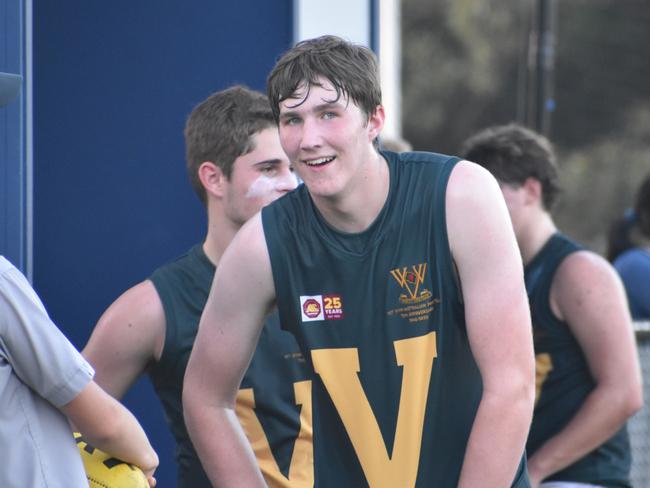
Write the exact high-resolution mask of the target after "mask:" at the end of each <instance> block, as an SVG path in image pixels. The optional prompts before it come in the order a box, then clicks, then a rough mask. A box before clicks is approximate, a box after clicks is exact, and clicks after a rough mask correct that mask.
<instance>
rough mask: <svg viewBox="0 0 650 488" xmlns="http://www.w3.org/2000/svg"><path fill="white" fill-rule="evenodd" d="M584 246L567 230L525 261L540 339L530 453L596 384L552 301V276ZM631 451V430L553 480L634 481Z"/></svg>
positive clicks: (622, 484)
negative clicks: (631, 476) (550, 297)
mask: <svg viewBox="0 0 650 488" xmlns="http://www.w3.org/2000/svg"><path fill="white" fill-rule="evenodd" d="M581 249H582V247H581V246H579V245H578V244H577V243H575V242H573V241H572V240H571V239H569V238H568V237H566V236H565V235H563V234H560V233H556V234H555V235H553V236H552V237H551V238H550V239H549V240H548V242H547V243H546V244H545V245H544V247H543V248H542V249H541V250H540V252H539V253H538V254H537V255H536V256H535V257H534V258H533V259H532V261H531V262H530V263H528V265H527V266H526V267H525V270H524V275H525V280H526V289H527V292H528V298H529V301H530V310H531V316H532V322H533V337H534V342H535V359H536V373H537V385H536V386H537V396H536V404H535V411H534V414H533V423H532V426H531V429H530V434H529V437H528V443H527V445H526V449H527V451H528V455H529V456H531V455H533V454H534V453H535V451H536V450H537V449H538V448H539V447H540V446H541V445H542V444H543V443H544V442H546V440H548V439H549V438H550V437H552V436H554V435H555V434H556V433H557V432H559V431H560V430H561V429H562V428H564V426H565V425H566V424H567V423H568V422H569V421H570V420H571V418H572V417H573V416H574V415H575V413H576V412H577V410H578V409H579V408H580V406H581V405H582V403H583V402H584V401H585V398H586V397H587V395H589V393H590V392H591V391H592V390H593V388H594V380H593V378H592V377H591V374H590V372H589V367H588V365H587V361H586V359H585V357H584V354H583V353H582V349H581V348H580V345H579V344H578V342H577V340H576V338H575V337H574V335H573V334H572V333H571V330H570V329H569V326H568V324H567V323H566V322H563V321H561V320H558V318H557V317H556V316H555V315H554V314H553V311H552V310H551V306H550V300H549V294H550V290H551V284H552V282H553V277H554V276H555V272H556V271H557V269H558V267H559V266H560V264H561V263H562V261H563V260H564V259H565V258H566V257H567V256H568V255H570V254H571V253H574V252H576V251H579V250H581ZM630 465H631V457H630V444H629V440H628V435H627V430H626V428H625V427H623V428H622V429H621V430H619V431H618V432H617V433H616V434H615V435H614V436H613V437H612V438H610V439H609V440H608V441H607V442H605V443H604V444H603V445H601V446H600V447H599V448H597V449H596V450H594V451H592V452H591V453H589V454H587V455H586V456H585V457H583V458H582V459H580V460H578V461H577V462H576V463H574V464H572V465H571V466H568V467H567V468H565V469H563V470H562V471H559V472H557V473H555V474H553V475H552V476H551V477H550V478H548V480H549V481H550V480H557V481H573V482H580V483H591V484H595V485H601V486H608V487H609V486H611V487H628V486H630V481H629V473H630Z"/></svg>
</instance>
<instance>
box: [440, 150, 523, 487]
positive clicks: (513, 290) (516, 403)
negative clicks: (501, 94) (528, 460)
mask: <svg viewBox="0 0 650 488" xmlns="http://www.w3.org/2000/svg"><path fill="white" fill-rule="evenodd" d="M447 229H448V233H449V242H450V245H451V250H452V254H453V257H454V260H455V262H456V265H457V267H458V272H459V275H460V282H461V287H462V292H463V298H464V302H465V316H466V321H467V331H468V336H469V341H470V346H471V348H472V353H473V355H474V358H475V360H476V362H477V365H478V367H479V370H480V373H481V377H482V380H483V395H482V397H481V402H480V404H479V408H478V411H477V414H476V418H475V420H474V425H473V427H472V430H471V433H470V437H469V441H468V445H467V450H466V453H465V459H464V462H463V467H462V470H461V475H460V481H459V486H460V487H475V486H481V487H486V488H488V487H499V488H503V487H507V486H511V484H512V482H513V480H514V477H515V473H516V470H517V467H518V465H519V462H520V460H521V457H522V455H523V453H524V446H525V442H526V437H527V435H528V429H529V427H530V421H531V418H532V411H533V402H534V383H535V374H534V353H533V343H532V332H531V322H530V310H529V307H528V299H527V296H526V292H525V287H524V281H523V266H522V262H521V257H520V254H519V250H518V247H517V244H516V241H515V236H514V232H513V230H512V225H511V223H510V218H509V216H508V213H507V209H506V206H505V203H504V201H503V197H502V194H501V191H500V189H499V187H498V185H497V183H496V181H495V180H494V179H493V178H492V176H491V175H489V173H487V172H486V171H485V170H483V169H482V168H479V167H477V166H476V165H474V164H473V163H469V162H466V161H464V162H460V163H458V165H457V166H456V167H455V168H454V170H453V172H452V175H451V177H450V181H449V186H448V191H447Z"/></svg>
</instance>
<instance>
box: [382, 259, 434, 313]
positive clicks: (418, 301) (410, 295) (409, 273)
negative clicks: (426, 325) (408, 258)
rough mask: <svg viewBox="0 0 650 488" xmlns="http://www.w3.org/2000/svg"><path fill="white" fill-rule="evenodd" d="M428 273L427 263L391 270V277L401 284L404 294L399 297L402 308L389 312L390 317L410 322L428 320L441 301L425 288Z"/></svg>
mask: <svg viewBox="0 0 650 488" xmlns="http://www.w3.org/2000/svg"><path fill="white" fill-rule="evenodd" d="M426 273H427V263H420V264H414V265H412V266H403V267H401V268H395V269H392V270H390V274H391V276H392V277H393V278H394V279H395V281H396V282H397V283H398V284H399V286H400V288H401V290H402V292H401V293H400V295H399V303H400V305H401V307H399V308H395V309H392V310H389V311H388V315H389V316H391V315H398V316H400V317H402V318H404V319H408V321H409V322H420V321H423V320H428V319H429V316H430V315H431V312H433V309H434V307H435V306H436V305H437V304H438V303H440V299H438V298H433V294H432V293H431V291H430V290H428V289H427V288H425V287H424V286H423V285H424V279H425V277H426Z"/></svg>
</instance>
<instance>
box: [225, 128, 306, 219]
mask: <svg viewBox="0 0 650 488" xmlns="http://www.w3.org/2000/svg"><path fill="white" fill-rule="evenodd" d="M253 146H254V149H253V150H252V151H251V152H249V153H248V154H244V155H243V156H239V157H238V158H237V159H236V160H235V162H234V164H233V168H232V173H231V175H230V180H229V181H228V182H227V184H226V189H225V196H224V200H223V201H224V205H225V210H226V215H227V216H228V218H229V219H230V220H231V221H232V222H233V223H235V224H236V225H239V226H241V225H243V224H244V222H246V221H247V220H248V219H250V218H251V217H252V216H253V215H255V214H256V213H257V212H258V211H259V210H260V209H261V208H262V207H264V206H265V205H268V204H269V203H271V202H272V201H274V200H276V199H277V198H279V197H281V196H282V195H284V194H285V193H287V192H288V191H291V190H293V189H294V188H296V186H297V185H298V181H297V179H296V176H295V175H294V173H293V170H292V168H291V166H290V164H289V159H288V158H287V155H286V154H285V153H284V151H283V150H282V146H281V145H280V138H279V136H278V131H277V129H276V128H275V127H269V128H267V129H264V130H262V131H260V132H258V133H257V134H255V135H254V136H253Z"/></svg>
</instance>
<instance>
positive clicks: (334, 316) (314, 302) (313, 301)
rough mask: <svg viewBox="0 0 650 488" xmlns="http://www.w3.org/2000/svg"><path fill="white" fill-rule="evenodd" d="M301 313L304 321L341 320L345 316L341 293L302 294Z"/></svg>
mask: <svg viewBox="0 0 650 488" xmlns="http://www.w3.org/2000/svg"><path fill="white" fill-rule="evenodd" d="M300 314H301V315H302V321H303V322H313V321H315V320H341V319H342V318H343V302H342V301H341V295H338V294H330V295H311V296H306V295H302V296H301V297H300Z"/></svg>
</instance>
